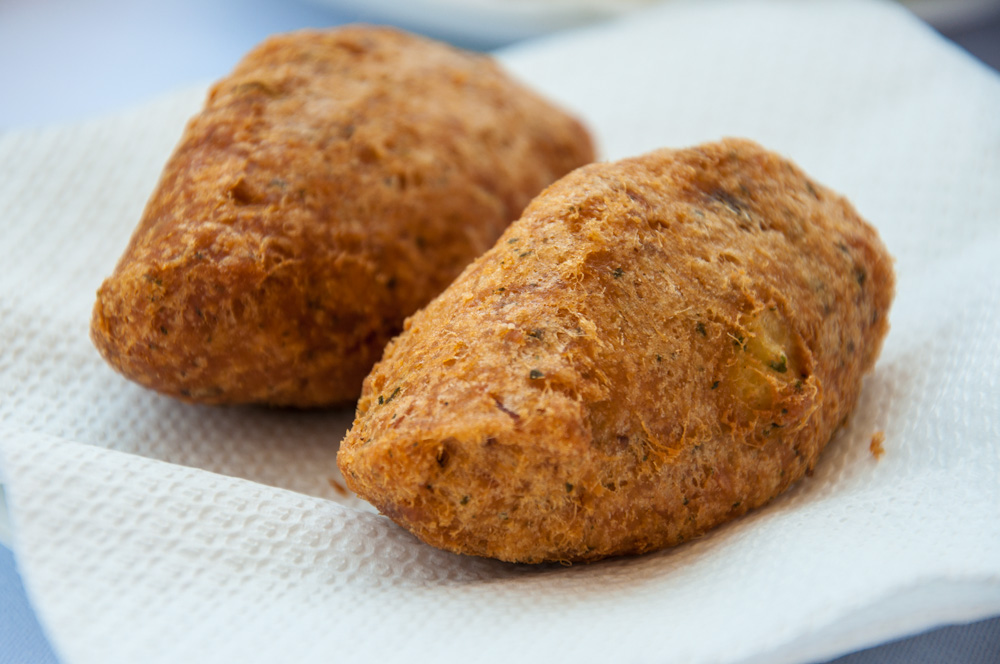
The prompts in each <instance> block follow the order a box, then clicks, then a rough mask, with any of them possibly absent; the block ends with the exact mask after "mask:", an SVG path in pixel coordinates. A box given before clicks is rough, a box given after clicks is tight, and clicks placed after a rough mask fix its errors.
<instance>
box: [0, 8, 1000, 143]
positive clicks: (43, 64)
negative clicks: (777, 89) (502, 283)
mask: <svg viewBox="0 0 1000 664" xmlns="http://www.w3.org/2000/svg"><path fill="white" fill-rule="evenodd" d="M657 1H659V2H677V3H682V2H685V1H690V0H308V1H304V2H280V1H279V0H242V1H241V2H236V1H235V0H207V1H205V2H196V1H195V0H176V1H174V2H162V1H161V2H157V1H155V0H136V1H134V2H125V1H124V0H91V1H90V2H86V3H78V2H73V1H72V0H4V1H3V2H0V90H3V91H4V94H3V102H2V103H0V131H2V130H5V129H11V128H15V127H30V126H42V125H46V124H51V123H65V122H72V121H75V120H80V119H85V118H88V117H93V116H96V115H100V114H103V113H107V112H110V111H113V110H116V109H119V108H121V107H123V106H127V105H132V104H135V103H138V102H140V101H143V100H146V99H149V98H151V97H153V96H156V95H158V94H161V93H164V92H167V91H170V90H173V89H176V88H178V87H182V86H185V85H190V84H192V83H207V82H209V81H212V80H214V79H217V78H220V77H221V76H223V75H225V74H226V73H227V72H228V71H229V69H230V68H231V67H232V66H233V64H235V62H236V61H237V60H238V59H239V58H240V56H241V55H243V53H245V52H246V51H248V50H249V49H250V48H251V47H252V46H253V45H254V44H256V43H257V42H259V41H260V40H262V39H263V38H264V37H266V36H267V35H268V34H271V33H274V32H284V31H288V30H294V29H297V28H302V27H320V26H328V25H336V24H340V23H347V22H352V21H368V22H379V23H388V24H391V25H397V26H401V27H407V28H411V29H416V30H418V31H420V32H423V33H425V34H429V35H431V36H435V37H439V38H446V39H448V40H450V41H452V42H453V43H456V44H458V45H460V46H464V47H467V48H476V49H480V50H490V49H493V48H497V47H500V46H503V45H507V44H510V43H513V42H516V41H519V40H522V39H527V38H532V37H538V36H542V35H545V34H550V33H553V32H557V31H560V30H564V29H568V28H571V27H574V26H581V25H585V24H588V23H592V22H595V21H602V20H611V19H613V18H614V17H615V16H618V15H621V14H623V13H626V12H631V11H636V10H638V9H641V7H643V6H647V5H649V4H652V3H654V2H657ZM702 1H705V2H711V1H712V0H702ZM799 1H800V2H809V1H814V0H799ZM815 1H830V0H815ZM903 4H905V5H906V6H908V7H909V8H910V9H911V10H913V11H914V12H915V13H917V15H919V16H921V17H922V18H924V19H925V20H927V21H929V22H930V23H931V24H932V25H934V27H935V28H937V29H938V30H940V31H942V32H943V34H944V35H945V36H947V37H948V38H950V39H952V40H954V41H956V42H958V43H959V44H961V45H963V46H965V47H966V48H968V49H969V50H970V51H971V52H972V54H973V55H975V56H976V57H978V58H980V59H982V60H983V61H984V62H986V63H987V64H989V65H991V66H993V67H994V68H998V67H1000V0H906V1H905V2H904V3H903Z"/></svg>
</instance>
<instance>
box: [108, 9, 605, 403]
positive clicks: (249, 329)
mask: <svg viewBox="0 0 1000 664" xmlns="http://www.w3.org/2000/svg"><path fill="white" fill-rule="evenodd" d="M592 158H593V150H592V146H591V142H590V139H589V137H588V135H587V133H586V131H585V130H584V128H583V127H582V126H581V125H580V124H579V123H578V122H577V121H576V120H574V119H573V118H571V117H569V116H567V115H566V114H564V113H563V112H561V111H559V110H558V109H556V108H554V107H553V106H552V105H551V104H549V103H548V102H546V101H544V100H542V99H541V98H539V97H538V96H536V95H535V94H534V93H532V92H530V91H528V90H526V89H525V88H523V87H522V86H520V85H519V84H517V83H515V82H514V81H512V80H511V79H510V78H508V77H507V76H506V75H505V74H504V73H503V72H502V71H501V70H500V68H499V67H498V66H497V65H496V63H494V62H493V61H492V60H491V59H490V58H488V57H485V56H482V55H476V54H471V53H465V52H461V51H458V50H455V49H453V48H450V47H448V46H445V45H443V44H439V43H435V42H432V41H429V40H426V39H422V38H418V37H415V36H411V35H407V34H405V33H401V32H398V31H394V30H389V29H376V28H369V27H364V26H357V27H349V28H342V29H337V30H332V31H304V32H298V33H293V34H289V35H283V36H278V37H274V38H271V39H269V40H267V41H266V42H264V43H263V44H262V45H261V46H259V47H258V48H256V49H255V50H254V51H252V52H251V53H250V54H248V55H247V56H246V57H245V58H244V59H243V61H242V62H240V64H239V65H238V66H237V67H236V69H235V71H234V72H233V73H232V74H231V75H230V76H229V77H228V78H226V79H224V80H222V81H220V82H219V83H218V84H216V85H215V86H214V88H213V89H212V90H211V92H210V94H209V96H208V100H207V102H206V105H205V108H204V110H202V111H201V113H199V114H198V115H197V116H196V117H194V118H193V119H192V120H191V121H190V123H189V125H188V127H187V129H186V131H185V133H184V136H183V137H182V139H181V141H180V144H179V145H178V147H177V149H176V151H175V152H174V154H173V156H172V157H171V158H170V161H169V162H168V163H167V165H166V168H165V170H164V172H163V175H162V178H161V180H160V182H159V185H158V186H157V189H156V191H155V192H154V193H153V195H152V198H151V200H150V201H149V204H148V206H147V208H146V210H145V213H144V215H143V217H142V220H141V221H140V223H139V226H138V228H137V229H136V231H135V233H134V235H133V236H132V240H131V242H130V243H129V245H128V248H127V249H126V250H125V254H124V255H123V256H122V258H121V260H120V262H119V263H118V266H117V267H116V269H115V271H114V274H113V275H112V276H111V277H110V278H109V279H108V280H106V281H105V282H104V284H103V286H101V288H100V290H99V292H98V296H97V304H96V306H95V307H94V314H93V321H92V326H91V336H92V338H93V340H94V343H95V344H96V346H97V348H98V350H99V351H100V352H101V354H102V355H103V356H104V357H105V359H107V360H108V362H110V363H111V365H112V366H113V367H115V368H116V369H117V370H118V371H120V372H121V373H123V374H124V375H125V376H127V377H129V378H131V379H133V380H135V381H137V382H139V383H141V384H143V385H146V386H147V387H151V388H154V389H156V390H159V391H161V392H164V393H166V394H170V395H172V396H175V397H180V398H183V399H187V400H193V401H201V402H209V403H240V402H256V403H267V404H276V405H293V406H318V405H327V404H333V403H337V402H345V401H350V400H353V399H356V398H357V396H358V393H359V391H360V388H361V381H362V379H363V378H364V376H365V374H366V373H367V372H368V370H369V369H370V368H371V366H372V364H374V362H375V361H376V360H377V359H378V357H379V355H380V353H381V352H382V349H383V347H384V345H385V343H386V342H387V341H388V340H389V339H390V338H391V337H392V335H394V334H396V333H397V332H399V330H400V329H401V327H402V322H403V319H404V318H405V316H407V315H409V314H410V313H412V312H413V311H415V310H416V309H417V308H418V307H420V306H422V305H424V304H425V303H426V302H427V301H428V300H430V299H431V298H432V297H433V296H434V295H436V294H437V293H439V292H440V291H441V290H442V289H443V288H444V287H445V286H446V285H447V284H448V283H449V282H450V281H451V280H452V279H453V278H454V277H455V276H456V275H457V274H458V273H459V272H460V271H461V269H462V268H463V267H465V266H466V265H467V264H468V262H469V261H471V260H472V259H473V258H474V257H476V256H477V255H479V254H481V253H482V252H483V251H485V250H486V249H488V248H489V246H490V245H491V244H492V243H493V242H494V240H496V238H497V237H498V236H499V234H500V233H501V232H502V231H503V229H504V228H505V227H506V226H507V224H509V223H510V222H511V221H512V220H514V219H516V218H517V217H518V215H519V214H520V213H521V211H522V209H523V208H524V206H525V205H527V203H528V202H529V201H530V199H531V197H532V196H534V195H535V194H537V193H538V192H539V191H541V189H543V188H544V187H545V186H546V185H548V184H549V183H550V182H552V181H553V180H555V179H556V178H558V177H560V176H561V175H563V174H565V173H566V172H568V171H569V170H571V169H573V168H575V167H577V166H580V165H582V164H584V163H588V162H589V161H590V160H591V159H592Z"/></svg>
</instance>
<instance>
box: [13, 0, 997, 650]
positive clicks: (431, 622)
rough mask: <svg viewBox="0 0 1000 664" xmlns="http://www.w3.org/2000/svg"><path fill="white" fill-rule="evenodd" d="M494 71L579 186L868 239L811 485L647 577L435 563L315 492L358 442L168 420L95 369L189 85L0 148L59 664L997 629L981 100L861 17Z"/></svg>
mask: <svg viewBox="0 0 1000 664" xmlns="http://www.w3.org/2000/svg"><path fill="white" fill-rule="evenodd" d="M502 57H503V59H504V60H505V61H506V63H507V64H508V65H509V66H510V67H511V69H513V70H514V71H515V72H517V73H518V74H519V75H520V76H521V77H522V78H524V79H525V80H527V81H528V82H530V83H532V84H533V85H535V86H536V87H538V88H539V89H541V90H543V91H545V92H546V93H547V94H549V95H550V96H552V97H554V98H556V99H558V100H560V101H562V102H563V103H564V104H566V105H567V106H569V107H571V108H573V109H575V110H576V111H578V112H579V113H580V114H581V115H582V116H583V117H584V118H585V119H586V120H587V121H588V122H589V123H590V124H591V126H592V128H593V129H594V130H595V132H596V134H597V137H598V139H599V142H600V144H601V146H602V148H603V152H604V156H605V157H608V158H617V157H622V156H627V155H632V154H638V153H641V152H645V151H648V150H651V149H654V148H657V147H662V146H682V145H689V144H692V143H696V142H700V141H703V140H710V139H716V138H719V137H721V136H725V135H740V136H747V137H750V138H753V139H755V140H757V141H759V142H761V143H762V144H764V145H766V146H768V147H771V148H773V149H776V150H778V151H780V152H782V153H784V154H786V155H787V156H789V157H791V158H792V159H794V160H795V161H797V162H798V163H799V164H800V165H801V166H802V167H803V168H804V169H805V170H806V171H808V172H809V173H810V174H812V175H813V176H815V177H816V178H817V179H819V180H820V181H822V182H824V183H825V184H828V185H830V186H832V187H834V188H835V189H838V190H839V191H841V192H842V193H844V194H846V195H847V196H849V197H850V198H851V199H852V201H853V202H854V203H855V205H856V206H857V207H858V209H859V210H860V211H861V213H862V214H863V215H864V216H866V217H867V218H868V219H869V220H870V221H872V222H873V223H874V224H875V225H876V226H877V227H878V228H879V230H880V231H881V233H882V236H883V239H884V240H885V242H886V244H887V245H888V247H889V249H890V251H891V252H892V253H893V254H894V255H895V256H896V258H897V271H898V277H899V283H898V297H897V300H896V303H895V305H894V307H893V310H892V312H891V314H890V320H891V322H892V326H893V329H892V332H891V333H890V336H889V338H888V340H887V342H886V345H885V349H884V351H883V355H882V359H881V360H880V362H879V364H878V366H877V367H876V369H875V372H874V373H873V374H872V375H871V376H870V377H869V378H868V379H867V381H866V384H865V389H864V392H863V394H862V398H861V402H860V404H859V407H858V410H857V412H856V413H855V415H854V417H853V418H852V420H851V422H850V425H849V426H848V427H847V428H846V430H845V431H844V432H843V433H842V435H840V436H839V437H838V438H837V439H836V440H835V441H834V442H833V443H832V444H831V445H830V447H829V448H828V450H827V452H825V453H824V456H823V458H822V459H821V462H820V465H819V466H818V468H817V471H816V473H815V475H814V476H813V477H810V478H806V479H805V480H803V481H802V482H801V483H799V484H798V485H797V486H796V487H795V488H793V489H792V490H791V491H790V492H788V493H787V494H785V495H784V496H782V497H780V498H779V499H777V500H776V501H775V502H774V503H772V504H771V505H770V506H768V507H766V508H764V509H762V510H760V511H758V512H755V513H753V514H751V515H749V516H748V517H746V518H744V519H742V520H740V521H738V522H735V523H732V524H729V525H727V526H725V527H723V528H721V529H719V530H717V531H715V532H712V533H711V534H709V535H708V536H706V537H704V538H702V539H700V540H697V541H694V542H691V543H689V544H686V545H684V546H681V547H679V548H676V549H673V550H670V551H664V552H660V553H657V554H653V555H647V556H643V557H639V558H632V559H619V560H611V561H605V562H602V563H597V564H593V565H577V566H574V567H571V568H562V567H559V566H543V567H524V566H515V565H507V564H503V563H498V562H495V561H489V560H480V559H474V558H466V557H459V556H454V555H451V554H446V553H443V552H440V551H437V550H435V549H432V548H430V547H427V546H425V545H423V544H421V543H419V542H418V541H417V540H415V539H414V538H413V537H411V536H410V535H409V534H407V533H405V532H403V531H402V530H400V529H399V528H397V527H396V526H394V525H393V524H392V523H390V522H389V521H387V520H386V519H384V518H383V517H381V516H378V515H375V514H373V513H371V512H370V511H368V509H367V508H366V507H365V506H364V505H363V504H360V503H359V501H357V500H356V499H353V498H351V497H349V496H344V495H341V493H340V491H339V490H338V489H337V485H338V484H339V483H340V477H339V474H338V472H337V469H336V464H335V461H334V459H335V455H336V449H337V444H338V441H339V439H340V437H341V436H342V434H343V433H344V431H345V430H346V428H347V426H348V425H349V424H350V419H351V412H349V411H336V412H316V413H302V412H286V411H274V410H266V409H251V408H207V407H198V406H189V405H184V404H180V403H176V402H174V401H171V400H170V399H167V398H165V397H161V396H158V395H156V394H153V393H150V392H148V391H145V390H143V389H142V388H139V387H137V386H134V385H132V384H130V383H128V382H127V381H125V380H124V379H122V378H120V377H119V376H118V375H117V374H115V373H113V372H112V371H111V370H110V369H109V368H108V367H106V366H105V365H104V364H103V362H102V361H101V359H100V358H99V357H98V355H97V353H96V351H94V350H93V348H92V347H91V345H90V342H89V340H88V338H87V327H88V322H89V314H90V307H91V306H92V302H93V297H94V292H95V290H96V288H97V286H98V285H99V284H100V281H101V279H102V278H103V277H104V276H106V275H107V274H108V273H109V272H110V270H111V269H112V266H113V265H114V263H115V261H116V260H117V258H118V255H119V254H120V252H121V250H122V249H123V248H124V245H125V243H126V242H127V240H128V237H129V234H130V232H131V230H132V228H133V226H134V224H135V223H136V220H137V219H138V217H139V214H140V212H141V209H142V206H143V204H144V202H145V199H146V197H147V196H148V194H149V192H150V191H151V189H152V187H153V184H154V183H155V181H156V178H157V175H158V173H159V170H160V168H161V167H162V164H163V162H164V160H165V159H166V157H167V155H168V154H169V152H170V150H171V149H172V147H173V145H174V143H175V142H176V140H177V138H178V137H179V135H180V132H181V129H182V127H183V125H184V122H185V120H186V118H187V117H188V116H189V115H190V114H191V113H193V112H194V111H195V110H197V108H198V107H199V105H200V103H201V98H202V95H203V92H204V90H203V88H199V89H198V90H194V91H189V92H185V93H180V94H174V95H170V96H168V97H165V98H163V99H161V100H159V101H157V102H155V103H152V104H150V105H147V106H145V107H143V108H140V109H135V110H132V111H129V112H125V113H122V114H120V115H117V116H115V117H113V118H107V119H105V120H101V121H97V122H93V123H89V124H85V125H79V126H73V127H64V128H56V129H51V130H44V131H36V132H30V133H20V134H9V135H6V136H0V238H2V243H0V266H2V269H0V460H2V469H3V477H4V481H5V483H6V489H7V497H8V501H9V504H10V507H11V511H12V518H13V525H14V529H15V532H14V534H15V549H16V554H17V558H18V564H19V566H20V568H21V572H22V574H23V577H24V580H25V583H26V586H27V590H28V593H29V596H30V598H31V599H32V602H33V604H34V606H35V608H36V609H37V612H38V615H39V617H40V620H41V622H42V624H43V626H44V628H45V630H46V631H47V633H48V635H49V636H50V638H51V640H52V642H53V644H54V646H55V648H56V650H57V651H58V653H59V655H60V656H61V657H62V659H63V660H64V661H65V662H67V664H77V663H89V662H101V663H108V662H135V661H143V662H177V661H185V662H216V661H244V662H277V661H281V662H284V661H298V662H312V661H316V662H320V661H323V662H325V661H345V662H355V661H380V662H408V661H414V660H415V659H416V660H419V661H435V660H436V661H439V662H449V663H450V662H455V663H458V662H462V663H465V662H470V661H475V662H508V661H521V662H525V663H532V662H539V663H541V662H546V663H548V662H553V661H575V662H581V663H587V662H604V661H621V662H675V661H676V662H719V663H723V662H724V663H730V662H778V663H780V662H805V661H810V660H814V659H819V658H825V657H830V656H833V655H836V654H838V653H842V652H846V651H848V650H852V649H855V648H857V647H860V646H863V645H867V644H870V643H874V642H878V641H882V640H885V639H888V638H890V637H894V636H901V635H904V634H907V633H910V632H913V631H915V630H919V629H922V628H925V627H929V626H932V625H936V624H941V623H944V622H952V621H964V620H971V619H975V618H979V617H984V616H988V615H993V614H998V613H1000V525H998V524H1000V417H998V415H1000V386H998V379H997V376H998V375H1000V353H998V352H997V341H996V340H997V338H1000V271H998V270H997V269H996V264H997V262H998V259H1000V112H998V109H1000V79H998V77H997V76H996V75H994V74H993V73H991V72H989V71H988V70H986V69H985V68H984V67H982V66H980V65H978V64H977V63H975V62H973V61H972V60H971V59H970V58H968V57H967V56H965V55H964V54H962V53H961V52H959V51H958V50H957V49H956V48H954V47H953V46H951V45H949V44H947V43H945V42H944V41H942V40H941V39H939V38H938V37H937V36H935V35H934V34H933V33H932V32H931V31H930V30H929V29H928V28H925V27H924V26H922V25H921V24H919V23H918V22H917V21H916V20H914V19H912V18H910V17H909V16H908V15H907V14H905V12H904V11H903V10H901V9H899V8H897V7H896V6H894V5H891V4H887V3H880V2H861V1H852V2H808V3H804V2H800V3H789V2H714V3H700V4H695V3H670V4H668V5H665V6H663V7H661V8H658V9H655V10H651V11H649V12H644V13H641V14H638V15H635V16H634V17H632V18H629V19H627V20H624V21H622V22H619V23H616V24H610V25H607V26H603V27H598V28H594V29H589V30H587V31H583V32H578V33H574V34H568V35H563V36H557V37H553V38H550V39H547V40H545V41H540V42H535V43H532V44H529V45H526V46H523V47H520V48H517V49H515V50H511V51H508V52H506V53H504V54H503V56H502ZM879 430H883V431H885V435H886V440H885V444H884V445H885V450H886V451H885V455H884V456H883V457H882V459H881V460H876V459H875V457H874V456H873V455H872V454H871V453H870V451H869V441H870V440H871V437H872V435H873V433H874V432H876V431H879Z"/></svg>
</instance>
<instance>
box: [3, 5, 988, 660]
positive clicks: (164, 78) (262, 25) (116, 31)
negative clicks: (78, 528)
mask: <svg viewBox="0 0 1000 664" xmlns="http://www.w3.org/2000/svg"><path fill="white" fill-rule="evenodd" d="M997 5H998V8H997V9H996V10H994V11H992V12H991V13H984V14H982V15H980V16H979V17H977V18H976V19H975V20H973V21H966V22H959V23H951V24H948V25H942V26H940V27H941V30H942V32H943V33H944V34H945V36H947V37H948V38H950V39H952V40H953V41H955V42H957V43H959V44H960V45H962V46H963V47H965V48H966V49H967V50H969V51H970V52H971V53H972V54H973V55H975V56H976V57H978V58H979V59H980V60H982V61H983V62H985V63H986V64H987V65H989V66H991V67H993V68H995V69H1000V2H998V3H997ZM223 18H225V20H222V19H223ZM377 18H378V17H371V16H364V15H359V14H357V13H355V12H350V11H343V10H341V11H335V10H333V9H328V8H325V7H322V6H320V5H319V4H315V5H310V4H299V3H294V2H280V1H279V0H240V1H237V0H215V1H214V2H210V3H200V2H197V1H195V0H179V1H177V2H173V3H151V2H140V3H129V2H125V1H124V0H94V1H93V2H88V3H64V2H54V1H52V0H47V1H37V0H4V2H2V3H0V89H2V90H5V91H6V94H5V95H4V97H5V99H4V102H3V103H2V104H0V131H4V130H8V129H12V128H16V127H25V126H38V125H42V124H48V123H52V122H66V121H73V120H78V119H81V118H84V117H89V116H91V115H98V114H100V113H104V112H108V111H112V110H115V109H117V108H120V107H122V106H125V105H128V104H131V103H135V102H137V101H141V100H142V99H144V98H148V97H150V96H153V95H155V94H158V93H161V92H162V91H164V90H169V89H172V88H176V87H179V86H182V85H186V84H190V83H192V82H196V81H209V80H213V79H215V78H218V77H220V76H222V75H223V74H224V73H225V72H226V71H227V70H228V68H229V67H230V66H231V64H232V63H233V62H235V61H236V60H237V59H238V58H239V56H240V55H241V54H242V53H244V52H245V51H247V50H248V49H249V48H250V47H252V46H253V45H254V44H255V43H257V42H258V41H260V40H261V39H263V38H264V37H265V36H266V35H268V34H270V33H273V32H281V31H285V30H292V29H295V28H299V27H305V26H320V25H336V24H340V23H344V22H348V21H354V20H359V19H368V20H371V19H377ZM212 25H216V26H225V29H223V30H218V29H215V30H214V31H213V29H209V28H206V27H204V26H212ZM153 26H155V33H150V32H149V30H150V29H151V27H153ZM97 42H101V43H102V44H103V48H96V49H95V48H94V45H95V44H96V43H97ZM195 43H197V44H199V45H200V46H199V47H198V48H191V45H192V44H195ZM169 44H174V45H175V46H176V45H177V44H183V45H184V46H185V48H183V49H174V51H176V52H180V53H182V55H181V56H179V57H178V58H173V59H171V60H170V61H164V60H163V58H162V57H161V55H160V54H161V53H162V52H164V49H165V48H167V46H168V45H169ZM466 46H468V44H466ZM65 53H74V54H78V56H79V57H76V55H74V58H73V59H67V58H66V57H65ZM122 53H129V54H130V57H129V58H122V57H121V54H122ZM132 54H135V56H134V57H132ZM24 62H30V63H32V65H31V66H30V67H23V66H22V67H15V66H11V65H13V63H24ZM94 71H101V72H103V75H102V76H101V77H100V80H97V81H95V80H94V77H93V76H92V75H90V76H88V72H94ZM40 82H44V86H43V85H41V84H40ZM56 101H58V103H55V102H56ZM50 662H51V663H57V662H58V658H57V656H56V654H55V653H54V652H53V650H52V647H51V646H50V645H49V642H48V640H47V639H46V637H45V634H44V632H43V630H42V627H41V626H40V625H39V623H38V620H37V618H36V617H35V613H34V611H33V610H32V608H31V605H30V603H29V601H28V598H27V596H26V594H25V590H24V586H23V584H22V582H21V578H20V576H19V575H18V572H17V566H16V561H15V559H14V555H13V554H12V553H11V551H10V550H9V549H7V548H6V547H4V546H0V664H15V663H16V664H25V663H28V664H48V663H50ZM833 662H835V663H836V664H875V663H876V662H877V663H879V664H882V663H886V662H890V663H894V662H906V663H908V664H922V663H928V664H929V663H931V662H935V663H937V662H949V663H964V664H996V663H997V662H1000V617H998V618H992V619H990V620H984V621H980V622H977V623H973V624H971V625H963V626H950V627H944V628H940V629H936V630H932V631H930V632H927V633H924V634H921V635H918V636H915V637H911V638H908V639H903V640H900V641H896V642H893V643H889V644H885V645H881V646H877V647H875V648H871V649H867V650H863V651H860V652H857V653H852V654H849V655H845V656H843V657H840V658H838V659H836V660H833Z"/></svg>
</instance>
